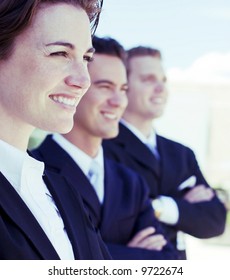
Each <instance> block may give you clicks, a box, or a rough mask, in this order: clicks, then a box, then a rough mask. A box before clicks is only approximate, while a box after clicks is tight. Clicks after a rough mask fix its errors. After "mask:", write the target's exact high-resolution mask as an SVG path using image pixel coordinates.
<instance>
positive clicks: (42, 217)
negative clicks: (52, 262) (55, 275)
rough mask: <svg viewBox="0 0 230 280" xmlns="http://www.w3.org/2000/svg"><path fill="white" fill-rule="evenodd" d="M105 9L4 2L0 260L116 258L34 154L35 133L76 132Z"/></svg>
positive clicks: (75, 3) (79, 2)
mask: <svg viewBox="0 0 230 280" xmlns="http://www.w3.org/2000/svg"><path fill="white" fill-rule="evenodd" d="M101 4H102V1H98V0H91V1H86V0H59V1H58V0H50V1H49V0H43V1H42V0H34V1H31V0H19V1H18V0H9V1H1V3H0V30H1V34H0V125H1V131H0V158H1V159H2V161H0V259H105V258H106V259H107V258H110V257H109V255H108V253H107V250H106V249H105V247H104V244H103V242H102V240H101V239H100V237H99V236H98V235H97V233H96V231H95V230H94V228H93V226H92V225H91V223H90V220H89V218H88V214H87V213H86V212H85V208H84V206H83V202H82V200H81V198H80V195H78V194H77V193H75V195H72V190H71V186H69V185H68V184H67V182H66V181H65V180H63V178H62V177H61V176H59V175H57V174H55V173H52V172H50V171H47V170H45V171H44V164H43V163H42V162H39V161H37V160H35V159H33V158H32V157H31V156H29V155H28V154H27V152H26V150H27V145H28V139H29V137H30V134H31V133H32V131H33V130H34V128H35V127H39V128H41V129H44V130H49V131H56V132H68V131H69V130H70V129H71V128H72V125H73V115H74V113H75V111H76V106H77V105H78V102H79V101H80V99H81V97H82V96H83V95H84V93H85V92H86V90H87V89H88V87H89V85H90V79H89V73H88V62H89V61H90V60H91V59H92V55H93V52H94V49H93V47H92V42H91V33H92V32H93V30H95V28H96V26H97V24H98V18H99V14H100V8H101ZM90 29H91V30H90Z"/></svg>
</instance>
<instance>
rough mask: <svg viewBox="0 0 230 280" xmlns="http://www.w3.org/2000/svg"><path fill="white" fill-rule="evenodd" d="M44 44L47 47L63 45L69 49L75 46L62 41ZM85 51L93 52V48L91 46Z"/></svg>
mask: <svg viewBox="0 0 230 280" xmlns="http://www.w3.org/2000/svg"><path fill="white" fill-rule="evenodd" d="M45 46H46V47H49V46H64V47H67V48H70V49H71V50H74V49H75V46H74V45H73V44H71V43H68V42H63V41H56V42H52V43H48V44H46V45H45ZM86 53H95V48H93V47H91V48H89V49H88V50H87V51H86Z"/></svg>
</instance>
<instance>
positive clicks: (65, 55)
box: [50, 51, 68, 57]
mask: <svg viewBox="0 0 230 280" xmlns="http://www.w3.org/2000/svg"><path fill="white" fill-rule="evenodd" d="M50 56H64V57H67V56H68V53H67V52H65V51H60V52H53V53H51V54H50Z"/></svg>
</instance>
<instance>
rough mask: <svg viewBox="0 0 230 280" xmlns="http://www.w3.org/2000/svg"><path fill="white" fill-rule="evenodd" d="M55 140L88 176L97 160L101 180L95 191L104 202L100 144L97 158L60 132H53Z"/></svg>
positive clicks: (102, 159) (102, 160) (102, 161)
mask: <svg viewBox="0 0 230 280" xmlns="http://www.w3.org/2000/svg"><path fill="white" fill-rule="evenodd" d="M52 138H53V140H54V141H55V142H56V143H57V144H58V145H59V146H60V147H62V148H63V149H64V150H65V151H66V152H67V153H68V154H69V155H70V156H71V158H72V159H73V160H74V161H75V162H76V164H77V165H78V166H79V167H80V168H81V170H82V171H83V173H84V174H85V175H86V176H87V177H88V174H89V171H90V167H91V164H92V161H96V162H97V164H98V166H99V172H100V176H99V180H100V181H99V182H98V187H97V188H95V186H93V187H94V189H95V192H96V194H97V196H98V198H99V201H100V202H101V203H103V200H104V155H103V149H102V147H101V146H100V148H99V150H98V153H97V156H96V157H95V158H92V157H90V156H89V155H87V154H86V153H84V152H83V151H82V150H81V149H79V148H78V147H77V146H75V145H73V144H72V143H71V142H70V141H68V140H67V139H66V138H65V137H63V136H62V135H60V134H57V133H55V134H53V136H52Z"/></svg>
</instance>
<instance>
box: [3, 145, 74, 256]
mask: <svg viewBox="0 0 230 280" xmlns="http://www.w3.org/2000/svg"><path fill="white" fill-rule="evenodd" d="M0 158H1V159H2V160H1V161H0V171H1V172H2V174H3V175H4V176H5V177H6V179H7V180H8V181H9V182H10V184H11V185H12V186H13V187H14V189H15V190H16V191H17V193H18V194H19V195H20V197H21V198H22V200H23V201H24V202H25V204H26V205H27V206H28V208H29V209H30V211H31V212H32V214H33V215H34V217H35V218H36V220H37V221H38V223H39V224H40V226H41V228H42V229H43V230H44V232H45V234H46V235H47V237H48V238H49V240H50V242H51V243H52V245H53V247H54V248H55V250H56V252H57V254H58V255H59V257H60V258H61V259H64V260H71V259H74V254H73V249H72V245H71V243H70V241H69V238H68V236H67V233H66V231H65V229H64V224H63V221H62V218H61V216H60V214H59V211H58V209H57V207H56V205H55V204H54V201H53V200H52V197H51V195H50V192H49V190H48V188H47V187H46V185H45V183H44V181H43V179H42V176H43V172H44V163H43V162H40V161H38V160H36V159H34V158H32V157H31V156H29V155H28V154H27V153H26V152H24V151H21V150H19V149H17V148H15V147H13V146H11V145H9V144H8V143H6V142H3V141H2V140H0Z"/></svg>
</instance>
